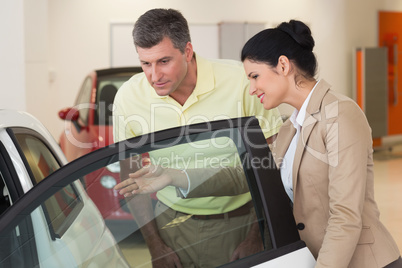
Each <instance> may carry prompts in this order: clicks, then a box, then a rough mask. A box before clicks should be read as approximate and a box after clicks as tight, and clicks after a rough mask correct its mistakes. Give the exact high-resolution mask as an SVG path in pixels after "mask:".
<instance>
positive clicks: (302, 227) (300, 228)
mask: <svg viewBox="0 0 402 268" xmlns="http://www.w3.org/2000/svg"><path fill="white" fill-rule="evenodd" d="M304 227H305V226H304V223H302V222H300V223H298V224H297V229H299V230H300V231H301V230H304Z"/></svg>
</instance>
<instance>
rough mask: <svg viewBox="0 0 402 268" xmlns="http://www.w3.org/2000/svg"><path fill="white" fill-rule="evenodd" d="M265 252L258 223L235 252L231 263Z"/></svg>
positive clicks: (254, 224)
mask: <svg viewBox="0 0 402 268" xmlns="http://www.w3.org/2000/svg"><path fill="white" fill-rule="evenodd" d="M263 250H264V245H263V244H262V239H261V235H260V232H259V228H258V223H257V222H255V223H253V225H252V227H251V229H250V231H249V233H248V234H247V237H246V239H244V241H242V242H241V243H240V244H239V245H238V246H237V248H236V249H235V251H233V254H232V257H231V258H230V261H231V262H232V261H235V260H238V259H241V258H244V257H247V256H250V255H253V254H256V253H258V252H261V251H263Z"/></svg>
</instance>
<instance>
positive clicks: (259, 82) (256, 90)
mask: <svg viewBox="0 0 402 268" xmlns="http://www.w3.org/2000/svg"><path fill="white" fill-rule="evenodd" d="M244 69H245V71H246V74H247V77H248V79H249V80H250V95H256V96H257V97H258V98H259V99H260V102H261V103H262V105H263V106H264V108H265V109H267V110H269V109H272V108H275V107H277V106H278V105H279V104H281V103H284V102H285V101H286V97H287V94H288V93H287V92H288V91H289V90H288V85H289V84H288V79H287V78H286V76H285V75H284V71H285V70H284V68H283V66H281V64H278V65H277V67H271V66H269V65H267V64H266V63H260V62H254V61H250V60H245V61H244Z"/></svg>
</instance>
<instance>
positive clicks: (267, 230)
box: [0, 117, 315, 267]
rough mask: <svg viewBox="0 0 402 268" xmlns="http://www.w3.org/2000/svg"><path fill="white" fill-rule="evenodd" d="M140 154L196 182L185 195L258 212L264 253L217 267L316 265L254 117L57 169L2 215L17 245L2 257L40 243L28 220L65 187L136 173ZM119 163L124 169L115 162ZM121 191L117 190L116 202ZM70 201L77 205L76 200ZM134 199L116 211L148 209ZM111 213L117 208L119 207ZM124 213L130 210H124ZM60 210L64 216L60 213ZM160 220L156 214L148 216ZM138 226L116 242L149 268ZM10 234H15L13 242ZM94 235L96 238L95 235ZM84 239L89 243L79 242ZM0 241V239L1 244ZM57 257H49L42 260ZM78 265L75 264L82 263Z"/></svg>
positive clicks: (134, 262)
mask: <svg viewBox="0 0 402 268" xmlns="http://www.w3.org/2000/svg"><path fill="white" fill-rule="evenodd" d="M141 155H148V156H149V158H150V159H149V160H147V161H148V163H149V162H150V163H151V164H153V165H155V166H159V167H162V168H170V169H178V170H186V171H187V173H188V174H190V177H191V178H189V180H190V181H191V179H195V180H194V181H195V183H196V184H197V187H196V188H194V191H193V192H191V191H190V192H189V193H188V194H190V193H191V194H193V195H192V196H191V198H192V199H197V198H206V199H205V200H207V203H206V204H208V202H209V201H208V200H210V199H211V200H212V199H214V198H216V197H218V196H223V197H227V196H232V195H238V194H241V195H244V196H245V197H247V198H249V199H250V200H251V201H252V211H253V213H254V214H255V220H254V221H253V223H257V225H258V231H259V239H260V242H261V244H262V245H263V248H262V249H261V250H260V251H259V252H256V253H253V255H250V256H246V257H244V258H241V259H238V260H235V261H232V262H229V260H227V261H222V262H221V263H219V264H218V265H217V266H222V267H253V266H255V267H314V264H315V261H314V258H313V257H312V255H311V253H310V252H309V250H308V249H307V248H306V246H305V244H304V242H303V241H301V240H300V237H299V235H298V231H297V228H296V224H295V221H294V218H293V214H292V210H291V206H290V202H289V199H288V197H287V195H286V193H285V191H284V189H283V186H282V182H281V178H280V172H279V171H278V170H277V169H276V166H275V163H274V160H273V158H272V155H271V153H270V150H269V147H268V145H267V143H266V140H265V138H264V136H263V134H262V131H261V129H260V127H259V125H258V120H257V119H255V118H254V117H247V118H237V119H229V120H221V121H215V122H206V123H201V124H195V125H189V126H183V127H178V128H173V129H168V130H164V131H159V132H155V133H150V134H147V135H143V136H140V137H135V138H132V139H129V140H127V141H122V142H119V143H116V144H112V145H110V146H108V147H105V148H102V149H100V150H97V151H94V152H91V153H90V154H88V155H85V156H83V157H81V158H79V159H77V160H75V161H73V162H71V163H69V164H67V165H66V166H64V167H63V168H61V169H58V170H56V171H54V172H53V173H52V174H51V175H50V176H49V177H47V178H46V179H44V180H43V181H42V182H41V183H38V185H36V186H35V187H34V188H33V189H32V190H31V191H30V192H28V193H27V194H26V195H24V196H23V197H21V198H20V200H18V201H17V202H16V203H15V204H14V205H13V207H12V208H11V209H9V210H8V211H6V212H5V213H4V214H3V216H2V217H1V218H0V240H5V239H8V240H9V241H10V240H12V241H15V242H14V243H13V244H11V246H8V247H7V248H6V252H8V254H7V256H6V258H5V259H6V260H9V261H12V260H13V259H19V258H21V257H22V256H23V255H21V250H24V249H25V250H26V248H25V247H26V245H29V244H30V243H33V242H32V241H35V240H37V239H40V237H39V234H40V233H42V232H44V231H43V230H42V232H39V234H38V230H35V229H34V228H28V227H29V226H30V222H32V218H34V216H35V214H36V213H38V210H40V208H42V207H43V206H46V202H49V200H51V199H55V198H57V195H60V192H62V191H64V189H65V187H67V186H68V185H71V184H78V185H79V184H80V180H81V178H82V177H83V176H86V175H88V174H90V173H91V174H92V175H93V176H94V177H96V176H97V177H98V181H99V182H100V180H101V179H102V174H101V171H102V170H104V167H107V166H109V167H111V166H113V167H114V168H115V169H116V168H121V169H123V167H124V166H127V163H129V167H130V169H131V171H135V170H137V169H139V168H141V167H142V165H143V162H142V161H141ZM119 163H122V164H121V165H119ZM123 163H124V165H123ZM228 174H229V175H228ZM94 183H96V182H94ZM89 187H90V186H89ZM168 187H171V186H168ZM168 187H166V189H164V190H166V191H167V192H168V193H169V191H170V192H173V193H175V194H176V193H177V191H182V190H183V189H175V188H168ZM193 187H194V184H193ZM190 188H191V187H190ZM81 189H83V188H81ZM118 194H119V193H118V192H117V191H116V197H115V198H117V196H118ZM165 194H166V193H165ZM157 197H158V199H159V201H160V203H163V202H162V201H163V200H164V199H163V193H162V192H161V191H160V192H158V193H157ZM176 197H177V200H176V201H175V203H174V204H167V205H166V204H164V205H165V206H167V207H169V206H172V207H173V206H174V205H175V204H176V205H177V204H180V202H183V201H182V199H183V196H181V195H180V194H177V196H176ZM71 198H72V199H73V200H75V199H76V198H77V197H74V196H72V197H71ZM135 198H136V197H134V198H131V199H128V200H127V203H126V202H124V203H121V205H120V206H128V204H131V205H130V206H132V207H130V209H131V211H133V209H134V210H137V211H140V213H141V212H144V213H145V211H146V210H147V209H148V208H147V206H146V205H144V204H143V203H139V202H135V200H136V199H135ZM190 201H191V200H190ZM197 201H198V199H197ZM228 205H230V203H229V204H228ZM66 209H67V208H66ZM115 209H116V210H119V209H121V207H116V208H115ZM125 209H126V210H127V207H126V208H125ZM157 210H158V204H157V205H156V206H155V211H157ZM61 213H64V210H62V211H61ZM159 216H160V214H159V212H158V213H154V214H153V216H152V217H154V218H156V217H159ZM193 216H195V215H192V214H191V213H189V214H188V216H185V217H181V218H180V220H175V221H172V222H168V223H167V224H165V225H162V226H159V227H158V228H159V230H158V231H159V232H163V229H166V228H175V227H177V226H178V225H181V224H185V223H186V221H188V220H190V219H193ZM137 223H138V226H136V227H135V228H136V229H135V230H132V229H131V231H129V232H127V231H125V230H127V229H130V228H121V230H122V232H125V233H121V234H120V235H119V237H121V238H122V239H120V240H119V241H118V242H119V244H118V245H119V248H120V250H121V251H122V253H123V255H124V258H125V259H126V260H127V261H128V263H129V265H130V266H131V267H135V266H141V267H152V261H151V257H150V252H149V248H148V246H147V244H146V243H145V242H144V238H143V236H142V235H141V232H140V228H141V227H142V224H144V223H141V222H137ZM251 224H252V223H251V222H247V223H239V226H235V227H234V228H231V229H228V230H225V231H224V232H222V233H220V234H218V235H216V236H214V237H207V236H204V237H203V232H200V233H199V235H200V237H203V238H202V239H200V240H199V241H191V242H186V243H184V244H183V245H182V248H180V249H178V250H186V249H188V248H191V247H197V246H199V245H201V243H202V242H203V241H204V242H205V241H207V242H208V241H209V242H210V244H218V245H219V244H220V242H221V241H224V240H227V239H228V238H229V237H231V236H232V235H233V234H234V232H236V230H237V229H239V228H243V227H244V226H243V225H251ZM95 225H96V224H94V223H92V222H88V224H87V225H86V228H87V231H88V232H89V231H91V230H92V229H93V228H94V226H95ZM27 226H28V227H27ZM211 228H213V227H211ZM32 229H34V230H32ZM15 234H19V235H20V236H19V237H17V238H18V239H16V235H15ZM74 235H75V234H72V236H70V237H69V240H68V242H66V243H67V244H71V245H75V246H76V247H77V251H80V247H81V246H82V247H84V246H85V242H86V239H88V235H87V234H86V233H85V232H80V233H77V235H76V236H74ZM92 235H96V232H93V233H92ZM83 236H84V237H86V239H82V237H83ZM21 238H23V239H21ZM201 240H202V241H201ZM0 244H3V242H2V241H0ZM33 244H35V243H33ZM36 244H37V243H36ZM232 246H233V247H232ZM235 247H236V245H230V249H229V247H221V248H219V250H218V251H217V252H216V254H217V255H228V256H230V255H231V254H232V253H233V252H232V251H233V250H232V249H233V248H235ZM33 254H34V253H33ZM93 256H94V257H93V258H95V259H96V258H102V256H103V254H99V256H97V255H96V254H95V255H93ZM56 257H57V256H52V255H51V254H50V255H48V256H47V259H48V260H51V259H52V258H56ZM103 257H104V256H103ZM23 258H25V257H23ZM83 259H84V260H85V258H83ZM228 259H229V258H228ZM3 262H4V261H3ZM1 265H2V261H0V267H2V266H1ZM76 265H78V266H80V265H83V263H77V264H76ZM197 265H199V264H198V263H196V262H194V266H195V267H197ZM44 267H46V266H44Z"/></svg>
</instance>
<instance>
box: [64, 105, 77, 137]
mask: <svg viewBox="0 0 402 268" xmlns="http://www.w3.org/2000/svg"><path fill="white" fill-rule="evenodd" d="M59 117H60V119H62V120H68V121H71V122H72V123H73V125H74V126H75V128H76V129H77V131H78V132H80V131H81V126H80V124H79V123H78V118H79V117H80V112H79V111H78V110H77V109H75V108H71V107H69V108H65V109H62V110H60V111H59Z"/></svg>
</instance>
